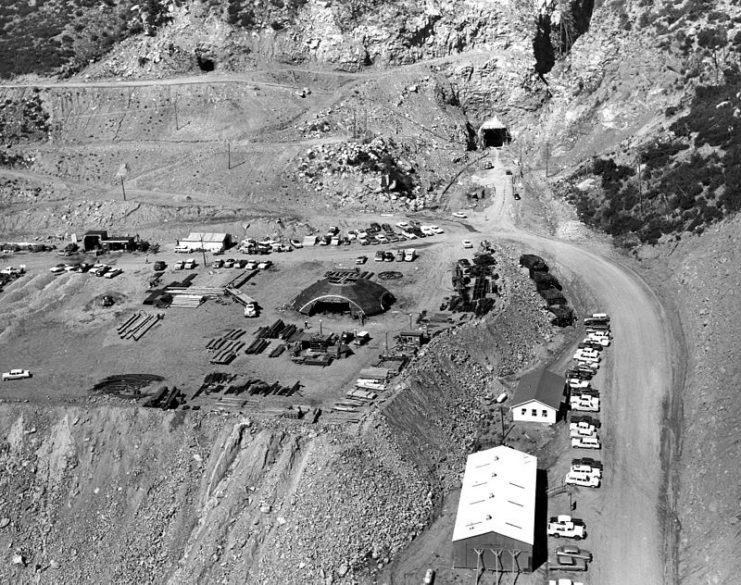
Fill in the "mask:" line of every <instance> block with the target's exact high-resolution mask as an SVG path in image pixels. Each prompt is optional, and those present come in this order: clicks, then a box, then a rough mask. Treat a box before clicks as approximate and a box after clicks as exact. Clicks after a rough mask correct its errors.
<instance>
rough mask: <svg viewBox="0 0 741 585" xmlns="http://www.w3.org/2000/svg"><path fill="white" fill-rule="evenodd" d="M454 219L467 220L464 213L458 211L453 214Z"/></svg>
mask: <svg viewBox="0 0 741 585" xmlns="http://www.w3.org/2000/svg"><path fill="white" fill-rule="evenodd" d="M453 217H457V218H459V219H466V214H465V213H463V212H462V211H456V212H454V213H453Z"/></svg>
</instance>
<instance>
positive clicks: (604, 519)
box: [471, 161, 679, 585]
mask: <svg viewBox="0 0 741 585" xmlns="http://www.w3.org/2000/svg"><path fill="white" fill-rule="evenodd" d="M479 178H480V179H482V176H479ZM507 181H508V177H507V176H506V175H505V174H504V170H503V166H502V165H501V164H499V162H498V161H497V164H496V165H495V168H494V169H492V170H491V171H487V172H485V173H484V174H483V179H482V182H484V183H485V184H488V185H490V186H495V187H496V188H497V191H496V195H495V202H494V204H493V205H492V206H491V207H490V208H488V209H487V210H486V211H485V212H484V213H482V214H480V215H479V216H478V217H474V218H472V220H471V223H472V225H473V226H474V227H475V228H476V229H477V230H478V231H480V232H481V233H482V234H484V235H485V236H486V237H489V238H491V239H500V240H506V241H510V242H514V243H517V244H519V245H521V246H522V247H523V252H533V253H537V254H540V255H543V256H544V257H546V258H547V259H548V260H549V262H552V266H553V267H554V271H555V273H556V274H559V275H561V276H563V277H565V278H566V279H568V280H569V281H571V282H577V283H579V286H580V287H584V289H586V292H587V293H588V295H589V296H590V297H591V298H593V299H594V302H595V305H594V308H595V309H599V310H604V311H607V312H608V313H610V315H611V316H612V324H613V333H614V337H615V340H614V344H613V346H612V347H611V348H610V349H609V350H608V351H607V352H606V354H607V358H606V363H605V367H603V368H602V371H601V372H600V374H599V377H598V378H597V382H596V383H597V384H599V385H600V386H601V388H600V389H601V391H602V401H603V404H602V412H601V419H602V423H603V429H602V438H603V442H604V448H603V451H602V453H601V454H600V456H601V458H602V460H603V463H604V466H605V474H604V484H603V487H602V488H600V489H599V490H589V489H587V488H580V492H579V494H578V495H577V500H578V503H579V508H578V511H579V514H578V515H579V516H580V517H583V518H584V520H585V521H586V522H587V528H588V531H589V537H588V540H587V543H585V545H586V546H587V548H590V549H591V550H592V552H593V553H594V557H595V562H594V563H593V564H592V566H591V567H590V571H589V576H588V581H589V582H590V583H599V584H600V585H624V584H625V583H643V584H645V585H654V584H655V585H659V584H662V583H666V585H671V584H673V576H672V574H671V571H667V572H666V573H665V566H664V565H665V559H664V556H665V552H664V520H665V518H664V516H665V514H667V513H669V512H667V510H666V507H665V495H664V494H663V493H662V489H663V484H664V482H663V480H664V469H665V468H666V466H667V465H668V464H670V462H667V461H662V460H661V455H662V452H661V429H662V420H663V402H664V400H665V399H666V398H667V397H668V396H669V395H670V392H671V391H672V383H673V380H674V370H673V366H672V359H671V358H672V352H673V351H679V348H676V349H675V347H674V346H675V344H674V343H673V341H672V335H671V329H670V327H669V325H668V317H667V315H666V313H665V311H664V309H663V307H662V305H661V303H660V301H659V299H658V298H657V296H656V295H655V294H654V293H653V292H652V290H651V289H650V288H649V287H648V286H647V285H646V283H645V282H644V281H643V280H642V279H641V278H640V277H639V276H638V275H637V274H636V273H635V272H634V271H633V270H631V269H630V268H628V267H626V266H624V265H622V264H621V263H620V262H619V261H617V260H616V259H613V258H609V257H607V256H604V255H602V254H601V253H599V252H598V251H595V250H593V249H588V248H587V247H585V246H583V245H580V244H578V243H571V242H567V241H563V240H559V239H556V238H552V237H547V236H540V235H535V234H532V233H528V232H526V231H524V230H522V229H520V228H519V227H518V226H517V225H516V223H515V221H514V220H513V218H512V206H513V205H514V204H515V203H514V199H513V197H512V196H511V194H512V193H511V185H508V183H507ZM526 196H527V195H526ZM561 432H565V431H563V429H561ZM578 455H590V453H588V452H581V453H580V452H578V451H576V450H572V452H571V453H566V454H564V455H563V457H562V459H566V460H570V459H571V457H573V456H578ZM592 455H594V453H592ZM560 480H561V478H560V477H550V478H549V484H550V485H555V484H556V483H559V482H560ZM551 511H552V512H553V513H556V512H563V511H565V510H551Z"/></svg>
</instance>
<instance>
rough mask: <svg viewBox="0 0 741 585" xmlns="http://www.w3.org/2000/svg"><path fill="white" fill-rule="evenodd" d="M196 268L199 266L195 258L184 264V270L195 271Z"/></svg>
mask: <svg viewBox="0 0 741 585" xmlns="http://www.w3.org/2000/svg"><path fill="white" fill-rule="evenodd" d="M196 266H198V263H197V262H196V259H195V258H188V259H187V260H186V261H185V264H183V268H185V269H186V270H193V269H194V268H195V267H196Z"/></svg>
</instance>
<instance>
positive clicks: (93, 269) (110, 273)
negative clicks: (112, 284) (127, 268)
mask: <svg viewBox="0 0 741 585" xmlns="http://www.w3.org/2000/svg"><path fill="white" fill-rule="evenodd" d="M49 270H50V271H51V272H52V273H53V274H62V273H63V272H73V273H76V274H84V273H89V274H91V275H93V276H102V277H105V278H116V277H117V276H118V275H119V274H123V270H122V269H121V268H116V267H115V266H111V265H109V264H103V263H102V262H99V263H97V264H90V263H89V262H75V263H72V264H57V265H56V266H52V267H51V268H50V269H49Z"/></svg>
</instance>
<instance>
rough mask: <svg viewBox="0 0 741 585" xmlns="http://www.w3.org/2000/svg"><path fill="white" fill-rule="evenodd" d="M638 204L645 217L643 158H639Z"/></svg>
mask: <svg viewBox="0 0 741 585" xmlns="http://www.w3.org/2000/svg"><path fill="white" fill-rule="evenodd" d="M638 205H639V210H640V213H641V220H642V219H643V178H642V177H641V159H640V157H639V158H638Z"/></svg>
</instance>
